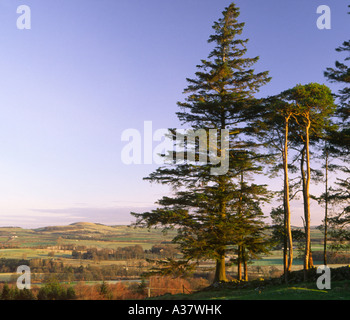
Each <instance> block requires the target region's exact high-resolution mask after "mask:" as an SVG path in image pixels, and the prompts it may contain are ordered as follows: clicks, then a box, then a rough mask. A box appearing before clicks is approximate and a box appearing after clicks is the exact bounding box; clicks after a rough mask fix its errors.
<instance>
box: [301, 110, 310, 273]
mask: <svg viewBox="0 0 350 320" xmlns="http://www.w3.org/2000/svg"><path fill="white" fill-rule="evenodd" d="M307 121H308V122H307V125H306V131H305V149H304V152H305V155H302V161H301V163H302V177H303V199H304V218H305V256H304V280H307V270H308V269H309V268H310V249H311V246H310V244H311V241H310V240H311V239H310V179H311V169H310V135H309V131H310V125H311V122H310V119H309V115H308V116H307ZM304 156H306V175H305V172H304V160H305V159H304Z"/></svg>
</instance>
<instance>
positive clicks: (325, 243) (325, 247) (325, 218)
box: [323, 145, 328, 266]
mask: <svg viewBox="0 0 350 320" xmlns="http://www.w3.org/2000/svg"><path fill="white" fill-rule="evenodd" d="M325 149H326V150H325V152H326V155H325V156H326V168H325V170H326V187H325V188H326V192H325V209H324V211H325V214H324V243H323V264H324V265H325V266H326V265H327V236H328V234H327V232H328V230H327V229H328V150H327V145H326V148H325Z"/></svg>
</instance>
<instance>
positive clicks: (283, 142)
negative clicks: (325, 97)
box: [255, 92, 296, 281]
mask: <svg viewBox="0 0 350 320" xmlns="http://www.w3.org/2000/svg"><path fill="white" fill-rule="evenodd" d="M286 95H287V93H285V92H282V93H281V94H279V95H276V96H273V97H269V98H268V99H264V100H263V102H262V104H261V105H260V106H261V108H260V109H261V110H260V117H258V118H257V120H256V121H255V129H256V130H255V132H256V133H257V134H258V136H259V137H261V138H262V140H263V141H264V143H265V145H266V147H267V148H268V149H269V150H271V151H272V153H276V152H277V154H276V155H275V156H276V159H275V163H278V162H280V160H281V162H282V170H283V210H284V230H283V232H282V233H283V235H284V237H285V240H284V249H283V261H284V263H283V265H284V275H285V280H286V281H287V275H288V272H289V271H291V267H292V263H293V239H292V229H291V207H290V185H289V162H288V156H289V144H290V141H289V135H290V123H291V122H292V120H293V116H294V115H295V112H296V111H295V106H294V105H293V104H292V103H290V102H288V101H286V100H285V96H286ZM277 168H278V169H280V166H277ZM275 169H276V166H275V165H274V170H275Z"/></svg>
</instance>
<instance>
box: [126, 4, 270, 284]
mask: <svg viewBox="0 0 350 320" xmlns="http://www.w3.org/2000/svg"><path fill="white" fill-rule="evenodd" d="M239 14H240V12H239V9H238V8H237V7H236V5H235V4H231V5H230V6H228V7H227V8H225V11H224V12H223V17H222V18H220V19H219V20H218V21H217V22H215V23H214V25H213V30H214V34H213V35H211V36H210V37H209V40H208V41H209V43H212V44H214V46H215V47H214V49H213V50H212V51H211V52H210V54H209V56H208V59H206V60H201V65H199V66H197V68H198V71H197V72H196V74H195V75H196V77H195V78H194V79H187V81H188V87H187V88H186V89H185V91H184V93H185V94H186V99H185V102H179V103H178V105H179V107H180V108H181V111H180V112H178V113H177V116H178V118H179V120H180V121H181V122H182V123H183V124H185V125H190V126H191V127H192V128H193V129H195V130H198V129H201V130H202V132H204V133H206V134H207V135H208V132H209V130H211V129H212V130H216V132H217V134H218V137H220V134H221V133H222V132H221V131H220V130H221V129H225V130H227V131H228V132H229V133H230V134H229V137H228V140H229V141H227V144H228V148H227V149H226V150H224V147H223V145H222V144H223V143H224V142H221V144H218V145H217V146H216V149H215V151H214V153H216V154H223V153H224V152H225V151H227V152H228V155H227V156H225V157H226V159H227V160H228V162H229V169H228V170H227V172H226V173H224V174H222V175H214V174H211V169H212V168H215V167H216V166H217V165H216V164H215V163H213V162H211V161H210V159H208V155H207V151H202V150H200V149H199V150H198V148H197V147H198V143H196V142H194V143H193V144H192V145H187V150H189V149H190V150H194V151H190V152H192V153H194V159H195V160H198V159H201V158H202V157H203V156H204V158H205V159H207V160H208V161H202V162H200V161H195V163H193V162H190V161H188V159H190V155H191V156H192V154H191V153H189V152H187V153H186V156H185V162H184V163H182V164H175V165H169V166H167V167H163V168H158V169H157V170H156V171H155V172H153V173H152V174H150V176H149V177H147V178H145V180H149V181H151V182H157V183H161V184H167V185H170V186H172V187H173V189H174V195H173V196H169V197H163V198H162V199H160V200H159V201H158V204H159V205H160V207H159V208H158V209H156V210H152V211H151V212H144V213H141V214H138V213H132V214H133V215H134V216H135V217H136V218H137V221H136V225H137V226H144V227H148V228H150V227H158V226H160V227H162V228H163V229H164V230H168V229H170V228H175V227H176V230H177V231H178V234H177V236H176V237H175V238H174V239H173V242H174V243H175V244H177V245H178V246H179V248H180V250H181V252H182V254H183V261H185V262H186V263H187V264H188V265H189V266H190V267H192V266H193V265H195V263H196V262H197V261H199V260H208V259H213V260H215V261H216V263H217V267H216V275H217V278H216V279H215V280H214V281H218V280H224V279H225V270H224V268H225V262H224V259H225V255H226V254H227V253H229V252H234V251H236V250H237V247H242V246H244V250H246V251H244V250H241V252H246V255H245V257H246V258H247V257H248V256H249V257H253V256H256V255H257V254H259V253H263V252H265V249H264V247H266V243H265V241H264V239H265V238H264V233H263V232H264V228H265V226H264V223H263V219H262V216H263V214H262V210H261V208H260V205H261V203H263V202H265V201H268V199H269V194H268V191H267V189H266V186H264V185H257V184H253V183H248V181H249V178H250V176H251V175H253V174H256V173H261V172H262V165H261V162H262V160H263V157H261V156H260V155H259V154H258V153H257V152H256V149H257V147H256V146H255V144H254V143H253V142H252V141H248V140H244V139H242V138H241V137H243V135H244V134H246V133H248V132H249V130H250V129H249V128H248V126H244V125H242V124H243V122H244V121H249V119H251V118H252V113H251V109H250V107H251V106H252V105H253V104H254V103H255V99H254V94H255V93H256V92H257V91H258V90H259V88H260V87H261V86H262V85H264V84H266V83H267V82H268V81H269V80H270V78H269V77H268V72H261V73H255V71H254V70H253V69H252V66H253V65H254V64H255V63H256V62H257V61H258V59H259V58H258V57H254V58H246V57H245V54H246V51H247V49H246V43H247V42H248V40H247V39H240V37H239V36H240V35H241V33H242V31H243V27H244V23H240V22H238V20H237V19H238V17H239ZM169 134H170V135H173V136H174V134H175V133H174V132H173V131H170V133H169ZM205 140H206V143H207V144H206V147H207V148H206V150H208V149H209V144H210V141H207V139H205ZM174 155H175V157H176V156H177V154H176V153H175V154H173V155H171V156H170V159H173V158H172V157H173V156H174ZM203 162H204V163H203ZM248 252H249V254H248ZM242 259H243V256H242ZM175 262H176V261H174V260H172V259H168V260H166V261H162V263H161V264H162V265H163V269H165V270H166V272H169V270H174V268H175V269H177V270H178V271H180V270H183V271H184V272H185V271H186V270H187V268H183V263H182V262H181V263H180V262H179V263H178V265H177V266H176V263H175Z"/></svg>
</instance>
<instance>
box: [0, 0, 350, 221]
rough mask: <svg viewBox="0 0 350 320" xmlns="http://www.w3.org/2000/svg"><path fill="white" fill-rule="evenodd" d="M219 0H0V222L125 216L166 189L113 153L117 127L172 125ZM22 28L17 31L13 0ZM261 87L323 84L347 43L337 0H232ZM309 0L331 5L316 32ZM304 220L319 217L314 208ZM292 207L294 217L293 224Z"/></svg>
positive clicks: (348, 26) (347, 18)
mask: <svg viewBox="0 0 350 320" xmlns="http://www.w3.org/2000/svg"><path fill="white" fill-rule="evenodd" d="M230 3H231V1H226V0H225V1H224V0H217V1H213V0H176V1H174V0H147V1H145V0H74V1H70V0H60V1H57V0H56V1H53V0H21V1H17V0H0V46H1V51H0V110H1V113H0V226H4V225H16V226H21V227H39V226H44V225H62V224H68V223H73V222H76V221H89V222H99V223H105V224H125V223H128V222H129V221H130V219H131V216H130V215H129V212H130V211H140V212H142V211H143V210H145V209H148V208H151V207H152V206H153V203H154V202H155V201H156V200H157V199H159V198H160V197H161V196H162V195H163V194H165V193H166V192H167V189H166V188H164V187H162V186H157V185H151V184H149V183H148V182H145V181H143V180H142V178H143V177H145V176H147V175H148V174H149V173H150V172H152V171H153V170H154V169H155V168H156V167H157V165H154V164H153V165H131V166H127V165H125V164H124V163H122V161H121V157H120V155H121V151H122V148H123V147H124V146H125V144H126V143H125V142H122V141H121V134H122V132H123V131H124V130H126V129H130V128H135V129H138V130H140V131H142V128H143V124H144V121H152V123H153V128H154V130H156V129H159V128H168V127H179V125H180V124H179V123H178V120H177V118H176V115H175V112H176V111H177V110H178V107H177V105H176V102H177V101H179V100H182V99H183V98H184V96H183V94H182V92H183V89H184V88H185V87H186V77H193V75H194V72H195V71H196V65H197V64H199V63H200V59H204V58H206V57H207V55H208V53H209V51H210V49H211V47H210V45H208V43H207V39H208V37H209V35H210V34H211V33H212V29H211V26H212V24H213V22H214V21H216V20H218V18H220V17H221V13H222V11H223V10H224V8H225V7H226V6H228V5H229V4H230ZM23 4H25V5H27V6H29V7H30V9H31V29H30V30H19V29H17V27H16V21H17V18H18V17H19V16H20V15H19V14H18V13H17V12H16V10H17V7H18V6H19V5H23ZM236 4H237V5H238V6H239V7H240V9H241V16H240V21H242V22H245V23H246V26H245V29H244V33H243V36H244V37H247V38H249V39H250V42H249V45H248V56H251V57H253V56H256V55H258V56H260V61H259V63H258V64H257V65H256V70H257V71H265V70H269V71H270V75H271V76H272V81H271V82H270V83H269V84H268V85H267V86H265V87H264V88H262V90H261V92H260V95H261V96H267V95H270V94H275V93H279V92H280V91H282V90H285V89H288V88H290V87H292V86H294V85H296V84H298V83H302V84H305V83H309V82H319V83H326V84H328V85H329V86H330V87H331V88H332V89H333V88H335V89H337V87H335V86H332V85H331V84H329V83H327V82H326V79H325V78H324V77H323V71H324V70H325V68H326V67H329V66H333V65H334V62H335V60H336V59H340V58H341V55H339V54H338V53H336V52H335V48H336V47H338V46H339V45H340V44H341V43H342V42H343V41H345V40H348V39H349V30H350V15H347V11H348V8H347V5H348V4H349V2H348V1H346V0H325V1H321V0H307V1H305V0H283V1H278V0H264V1H261V0H239V1H236ZM319 5H328V6H329V7H330V8H331V13H332V15H331V17H332V25H331V29H330V30H319V29H318V28H317V26H316V20H317V18H318V17H319V15H318V14H317V13H316V9H317V7H318V6H319ZM313 214H314V216H312V219H313V221H312V222H313V223H315V224H316V223H318V222H319V221H320V219H321V218H322V216H321V213H320V212H319V211H317V210H314V211H313ZM300 215H301V214H300V213H298V212H297V213H295V220H294V223H300V219H299V218H300Z"/></svg>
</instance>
